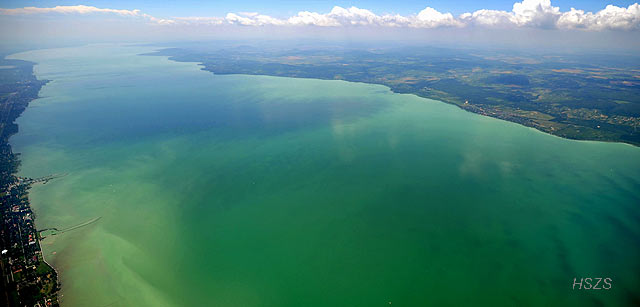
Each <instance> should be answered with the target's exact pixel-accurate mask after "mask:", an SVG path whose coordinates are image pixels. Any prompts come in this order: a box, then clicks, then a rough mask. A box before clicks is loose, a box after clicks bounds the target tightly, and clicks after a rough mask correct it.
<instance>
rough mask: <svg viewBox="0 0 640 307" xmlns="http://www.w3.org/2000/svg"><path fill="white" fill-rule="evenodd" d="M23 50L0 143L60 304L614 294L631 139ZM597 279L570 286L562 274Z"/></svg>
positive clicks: (636, 162)
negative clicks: (553, 131)
mask: <svg viewBox="0 0 640 307" xmlns="http://www.w3.org/2000/svg"><path fill="white" fill-rule="evenodd" d="M149 51H151V49H149V48H143V47H127V46H115V45H92V46H84V47H74V48H63V49H48V50H37V51H30V52H26V53H21V54H17V55H14V56H13V57H15V58H20V59H25V60H30V61H35V62H37V63H38V65H37V66H36V67H35V72H36V75H37V76H38V78H40V79H48V80H52V81H51V82H49V83H48V84H47V85H46V86H45V87H44V88H43V89H42V91H41V93H40V95H41V96H42V98H40V99H38V100H35V101H33V102H32V103H31V105H30V106H29V108H28V109H27V110H26V111H25V112H24V113H23V115H22V117H20V119H19V121H18V124H19V125H20V132H19V133H18V134H17V135H15V136H14V137H13V138H12V139H11V143H12V145H13V146H14V150H15V151H17V152H21V153H22V161H23V164H22V168H21V174H22V175H25V176H31V177H37V176H42V175H47V174H53V173H68V175H67V176H65V177H63V178H60V179H56V180H54V181H51V182H49V183H47V184H46V185H40V186H36V187H34V188H33V189H32V192H31V194H30V198H31V201H32V203H33V207H34V208H35V210H36V213H37V215H38V220H37V224H38V227H40V228H47V227H57V228H65V227H72V226H74V225H78V224H81V223H83V222H86V221H89V220H91V219H94V218H97V217H100V219H99V220H98V221H97V222H95V223H92V224H90V225H88V226H84V227H81V228H78V229H75V230H72V231H69V232H65V233H63V234H60V235H57V236H50V237H47V238H46V239H45V240H44V241H43V249H44V253H45V256H46V258H47V260H48V261H49V262H50V263H51V264H52V265H54V266H55V267H56V268H57V269H58V270H59V272H60V276H61V281H62V290H63V292H62V294H63V298H62V303H63V305H65V306H105V305H109V306H197V305H200V306H388V305H389V303H390V302H391V303H392V304H393V305H395V306H416V305H427V304H430V305H452V306H460V305H469V304H473V305H491V306H495V305H513V306H526V305H576V306H578V305H579V306H590V305H594V306H595V305H599V304H605V305H625V304H626V305H633V304H634V303H635V304H637V303H638V302H639V301H640V294H639V293H638V291H637V289H640V275H639V274H638V272H640V260H638V259H640V208H639V205H640V195H639V193H638V191H640V149H639V148H636V147H632V146H629V145H625V144H612V143H599V142H578V141H570V140H565V139H560V138H557V137H554V136H550V135H546V134H543V133H540V132H538V131H535V130H533V129H529V128H526V127H522V126H519V125H516V124H513V123H508V122H504V121H500V120H496V119H492V118H488V117H482V116H478V115H475V114H471V113H467V112H464V111H461V110H459V109H458V108H456V107H453V106H450V105H447V104H444V103H440V102H437V101H433V100H428V99H422V98H418V97H415V96H411V95H400V94H394V93H391V92H390V91H389V90H388V88H386V87H383V86H377V85H368V84H357V83H347V82H342V81H321V80H310V79H291V78H275V77H264V76H243V75H233V76H217V75H213V74H211V73H209V72H205V71H202V70H200V69H199V66H197V64H195V63H178V62H173V61H170V60H168V59H167V58H165V57H154V56H139V55H138V54H141V53H144V52H149ZM581 277H602V278H605V277H608V278H612V280H613V282H612V284H613V286H612V288H611V289H610V290H572V284H573V280H574V278H578V279H580V278H581Z"/></svg>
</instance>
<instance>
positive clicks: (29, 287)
mask: <svg viewBox="0 0 640 307" xmlns="http://www.w3.org/2000/svg"><path fill="white" fill-rule="evenodd" d="M45 83H46V81H42V80H38V79H36V77H35V76H34V75H33V63H31V62H26V61H20V60H7V59H4V56H2V60H0V110H2V111H1V112H0V172H1V173H2V176H1V179H0V200H1V201H2V203H1V204H0V211H1V212H2V225H1V230H0V249H1V250H2V255H1V256H0V257H1V258H0V260H1V261H0V269H1V270H2V282H0V287H2V290H1V291H0V293H1V295H2V297H1V298H0V302H1V303H0V305H3V306H58V305H59V303H58V291H59V288H60V287H59V283H58V275H57V273H56V271H55V270H54V269H53V268H52V267H51V266H50V265H49V264H48V263H46V262H45V260H44V257H43V255H42V250H41V248H40V239H41V237H40V233H39V232H38V230H37V229H36V227H35V224H34V220H35V214H34V213H33V211H32V210H31V207H30V205H29V199H28V190H29V188H30V187H31V185H32V184H34V183H46V182H47V181H48V180H49V179H50V178H49V177H46V178H43V179H31V178H22V177H18V176H17V175H16V173H17V171H18V168H19V166H20V160H19V155H18V154H15V153H13V151H12V149H11V146H10V145H9V137H11V135H13V134H15V133H16V132H18V125H17V124H16V123H15V120H16V119H17V118H18V117H19V116H20V114H22V112H23V111H24V110H25V109H26V107H27V105H28V104H29V102H30V101H32V100H33V99H35V98H37V97H38V92H39V91H40V88H41V87H42V86H43V85H44V84H45Z"/></svg>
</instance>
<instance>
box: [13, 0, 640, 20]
mask: <svg viewBox="0 0 640 307" xmlns="http://www.w3.org/2000/svg"><path fill="white" fill-rule="evenodd" d="M514 2H516V0H484V1H478V0H457V1H451V0H429V1H424V0H403V1H391V0H363V1H342V0H268V1H264V0H262V1H260V0H234V1H228V0H226V1H215V0H214V1H197V0H181V1H168V0H153V1H152V0H97V1H92V0H84V1H82V0H72V1H53V0H3V1H2V2H0V7H2V8H18V7H25V6H36V7H53V6H57V5H79V4H82V5H90V6H96V7H104V8H114V9H128V10H133V9H139V10H142V11H144V12H145V13H148V14H151V15H154V16H159V17H170V16H220V15H224V14H226V13H229V12H259V13H262V14H267V15H271V16H274V17H285V16H291V15H295V14H296V13H297V12H299V11H315V12H328V11H330V10H331V8H332V7H333V6H336V5H338V6H342V7H350V6H356V7H360V8H366V9H368V10H371V11H373V12H374V13H377V14H383V13H397V14H401V15H409V14H415V13H417V12H419V11H420V10H422V9H424V8H425V7H427V6H430V7H433V8H435V9H436V10H438V11H440V12H451V13H452V14H454V15H459V14H462V13H465V12H473V11H476V10H479V9H490V10H504V11H510V10H511V8H512V6H513V3H514ZM635 2H637V0H609V1H598V0H552V1H551V3H552V4H553V5H554V6H557V7H560V9H561V10H562V11H567V10H569V9H570V8H571V7H575V8H579V9H582V10H585V11H599V10H601V9H603V8H604V7H605V6H606V5H607V4H613V5H617V6H622V7H626V6H629V5H630V4H633V3H635Z"/></svg>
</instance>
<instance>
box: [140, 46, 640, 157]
mask: <svg viewBox="0 0 640 307" xmlns="http://www.w3.org/2000/svg"><path fill="white" fill-rule="evenodd" d="M149 55H164V56H169V57H170V59H172V60H175V61H183V62H200V63H202V66H203V69H204V70H207V71H210V72H213V73H215V74H248V75H269V76H282V77H297V78H317V79H326V80H346V81H352V82H364V83H372V84H382V85H386V86H388V87H389V88H391V90H393V91H394V92H396V93H410V94H415V95H418V96H420V97H425V98H431V99H436V100H440V101H444V102H447V103H450V104H454V105H456V106H458V107H460V108H462V109H464V110H467V111H471V112H474V113H478V114H482V115H486V116H491V117H496V118H500V119H504V120H508V121H511V122H516V123H519V124H522V125H525V126H529V127H533V128H536V129H538V130H541V131H544V132H547V133H550V134H553V135H557V136H560V137H564V138H569V139H578V140H597V141H610V142H624V143H629V144H633V145H636V146H640V133H639V131H638V128H639V127H640V57H638V56H633V55H626V56H622V55H617V56H608V55H595V54H591V55H580V54H560V55H557V54H525V53H522V52H512V51H509V52H507V51H504V52H495V51H492V52H489V51H482V50H459V49H443V48H433V47H416V46H413V47H397V48H395V47H393V48H392V47H390V48H379V47H377V48H373V47H367V48H348V47H344V46H325V47H314V46H304V45H301V46H296V47H285V48H283V47H277V46H269V45H267V46H248V45H240V44H235V45H234V44H224V45H223V46H217V47H211V46H209V45H206V44H201V45H191V46H188V47H180V48H168V49H162V50H160V51H158V52H155V53H151V54H149Z"/></svg>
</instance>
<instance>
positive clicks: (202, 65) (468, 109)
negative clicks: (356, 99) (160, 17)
mask: <svg viewBox="0 0 640 307" xmlns="http://www.w3.org/2000/svg"><path fill="white" fill-rule="evenodd" d="M166 49H170V48H160V49H158V50H157V51H154V52H150V53H143V54H139V55H141V56H164V57H167V59H168V60H170V61H175V62H181V63H196V64H197V65H198V66H200V69H201V70H203V71H206V72H209V73H212V74H214V75H218V76H225V75H228V76H232V75H238V76H243V75H244V76H265V77H273V78H300V79H314V80H322V81H342V82H350V83H362V84H368V85H379V86H383V87H385V88H386V89H387V90H389V91H390V92H391V93H394V94H399V95H412V96H415V97H419V98H423V99H429V100H433V101H436V102H439V103H444V104H448V105H451V106H454V107H457V108H458V109H460V110H463V111H466V112H469V113H473V114H477V115H480V116H485V117H489V118H493V119H497V120H503V121H506V122H509V123H513V124H516V125H519V126H522V127H527V128H530V129H533V130H535V131H538V132H541V133H544V134H546V135H551V136H554V137H557V138H561V139H564V140H571V141H579V142H601V143H611V144H625V145H629V146H632V147H636V148H640V144H635V143H631V142H623V141H616V140H605V139H589V138H572V137H567V136H563V135H559V134H555V133H552V132H551V131H548V130H544V129H541V128H540V127H538V126H536V125H533V124H531V125H527V124H526V123H524V122H520V121H516V120H510V119H508V118H504V117H500V116H492V115H491V114H486V113H485V112H484V110H481V109H479V110H476V109H475V108H474V107H477V106H476V105H468V106H469V107H465V105H464V104H458V103H455V102H451V101H446V100H445V99H441V98H437V97H425V96H420V95H418V94H416V93H410V92H398V91H395V90H394V89H393V88H392V87H390V86H389V85H387V84H383V83H371V82H364V81H350V80H343V79H323V78H315V77H289V76H277V75H269V74H250V73H216V72H215V71H213V70H210V69H207V67H206V65H205V63H204V62H201V61H183V60H179V59H177V58H176V56H173V55H166V54H163V53H161V52H162V51H164V50H166Z"/></svg>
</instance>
